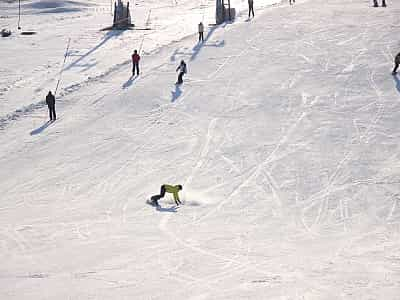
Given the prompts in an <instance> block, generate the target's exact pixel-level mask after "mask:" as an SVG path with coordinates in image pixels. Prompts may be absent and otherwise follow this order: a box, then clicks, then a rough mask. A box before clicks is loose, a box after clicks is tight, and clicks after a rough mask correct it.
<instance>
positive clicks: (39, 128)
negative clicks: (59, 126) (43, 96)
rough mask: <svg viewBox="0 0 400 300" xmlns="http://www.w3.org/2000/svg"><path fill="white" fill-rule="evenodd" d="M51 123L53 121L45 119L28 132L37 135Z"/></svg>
mask: <svg viewBox="0 0 400 300" xmlns="http://www.w3.org/2000/svg"><path fill="white" fill-rule="evenodd" d="M51 123H53V122H52V121H47V122H46V123H44V124H43V125H42V126H40V127H38V128H36V129H34V130H32V131H31V133H30V134H31V135H37V134H39V133H41V132H43V131H44V130H45V129H46V128H47V127H49V126H50V125H51Z"/></svg>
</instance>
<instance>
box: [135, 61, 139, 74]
mask: <svg viewBox="0 0 400 300" xmlns="http://www.w3.org/2000/svg"><path fill="white" fill-rule="evenodd" d="M135 66H136V73H137V74H138V75H139V62H137V63H136V64H135Z"/></svg>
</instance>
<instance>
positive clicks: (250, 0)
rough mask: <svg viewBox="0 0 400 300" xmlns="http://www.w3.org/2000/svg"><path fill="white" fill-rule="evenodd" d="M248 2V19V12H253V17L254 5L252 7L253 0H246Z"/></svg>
mask: <svg viewBox="0 0 400 300" xmlns="http://www.w3.org/2000/svg"><path fill="white" fill-rule="evenodd" d="M248 3H249V19H250V13H252V14H253V18H254V7H253V4H254V3H253V0H248Z"/></svg>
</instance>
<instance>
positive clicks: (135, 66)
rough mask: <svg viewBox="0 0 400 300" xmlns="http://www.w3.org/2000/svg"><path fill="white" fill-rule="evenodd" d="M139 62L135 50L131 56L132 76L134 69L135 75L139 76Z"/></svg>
mask: <svg viewBox="0 0 400 300" xmlns="http://www.w3.org/2000/svg"><path fill="white" fill-rule="evenodd" d="M139 60H140V56H139V54H138V53H137V50H135V51H134V52H133V54H132V76H135V69H136V71H137V74H138V75H139Z"/></svg>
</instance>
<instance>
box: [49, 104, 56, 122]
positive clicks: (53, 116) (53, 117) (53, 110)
mask: <svg viewBox="0 0 400 300" xmlns="http://www.w3.org/2000/svg"><path fill="white" fill-rule="evenodd" d="M50 120H53V121H55V120H56V108H55V106H50Z"/></svg>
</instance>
